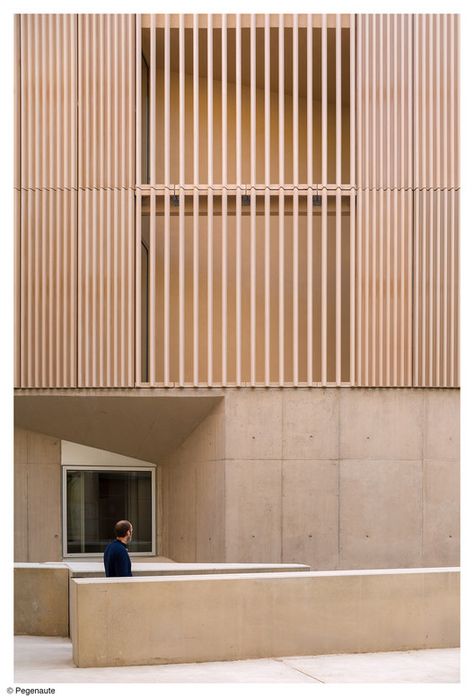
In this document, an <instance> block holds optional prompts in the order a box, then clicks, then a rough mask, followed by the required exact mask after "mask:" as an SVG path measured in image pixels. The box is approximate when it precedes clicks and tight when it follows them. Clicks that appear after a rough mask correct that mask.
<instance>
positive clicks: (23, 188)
mask: <svg viewBox="0 0 474 697" xmlns="http://www.w3.org/2000/svg"><path fill="white" fill-rule="evenodd" d="M135 188H136V187H135V186H134V185H133V184H132V185H128V186H15V187H14V190H15V191H135Z"/></svg>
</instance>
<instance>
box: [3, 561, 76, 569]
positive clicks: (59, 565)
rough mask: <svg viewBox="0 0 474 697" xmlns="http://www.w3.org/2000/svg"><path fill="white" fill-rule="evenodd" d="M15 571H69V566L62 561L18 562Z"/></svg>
mask: <svg viewBox="0 0 474 697" xmlns="http://www.w3.org/2000/svg"><path fill="white" fill-rule="evenodd" d="M13 568H14V569H44V568H53V569H67V568H68V566H67V564H65V563H64V562H62V561H34V562H23V561H16V562H14V564H13Z"/></svg>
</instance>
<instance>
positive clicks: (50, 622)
mask: <svg viewBox="0 0 474 697" xmlns="http://www.w3.org/2000/svg"><path fill="white" fill-rule="evenodd" d="M68 585H69V569H68V567H67V566H66V565H65V564H56V565H54V564H52V565H46V564H17V565H15V570H14V628H15V629H14V631H15V634H30V635H34V636H69V616H68V615H69V588H68Z"/></svg>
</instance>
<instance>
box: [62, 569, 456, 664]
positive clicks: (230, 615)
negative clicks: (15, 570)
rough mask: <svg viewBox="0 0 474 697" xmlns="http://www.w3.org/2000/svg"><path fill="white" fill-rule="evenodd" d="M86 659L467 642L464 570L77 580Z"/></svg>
mask: <svg viewBox="0 0 474 697" xmlns="http://www.w3.org/2000/svg"><path fill="white" fill-rule="evenodd" d="M70 611H71V638H72V643H73V657H74V662H75V664H76V665H77V666H79V667H88V666H120V665H124V666H125V665H146V664H158V663H188V662H199V661H222V660H238V659H248V658H263V657H270V656H291V655H293V656H294V655H299V656H302V655H317V654H329V653H357V652H374V651H399V650H407V649H426V648H443V647H444V648H445V647H456V646H458V645H459V569H458V568H441V569H393V570H381V569H377V570H369V571H328V572H286V573H281V572H277V573H259V574H213V575H196V576H191V575H184V576H183V575H181V576H166V577H163V576H162V577H159V576H157V577H154V578H150V577H138V578H131V579H87V578H83V579H78V578H76V579H72V580H71V603H70Z"/></svg>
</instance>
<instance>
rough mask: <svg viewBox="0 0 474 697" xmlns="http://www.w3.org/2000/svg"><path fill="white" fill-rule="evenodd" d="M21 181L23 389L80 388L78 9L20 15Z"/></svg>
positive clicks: (18, 381)
mask: <svg viewBox="0 0 474 697" xmlns="http://www.w3.org/2000/svg"><path fill="white" fill-rule="evenodd" d="M17 26H18V35H17V36H18V40H19V42H20V43H19V46H18V58H19V66H18V68H19V70H18V71H17V75H16V79H17V80H18V89H19V95H18V96H19V99H20V104H19V112H18V118H19V124H18V126H19V131H18V135H19V144H18V145H19V153H18V154H17V157H19V169H18V170H17V177H16V181H15V186H16V187H17V188H18V190H17V194H16V204H17V207H16V216H17V217H16V220H17V231H18V232H17V250H18V255H19V256H18V263H17V269H16V276H17V282H18V285H17V293H18V292H19V297H18V304H17V306H16V310H17V313H19V314H17V328H18V331H19V336H18V334H16V346H17V366H19V374H18V370H17V374H16V384H17V385H18V386H19V387H75V386H76V361H77V336H76V332H77V322H76V303H77V289H76V284H77V255H76V245H77V230H76V228H77V191H76V189H77V153H76V147H77V121H76V100H77V83H76V68H77V63H76V50H77V17H76V15H20V16H19V19H18V22H17Z"/></svg>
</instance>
